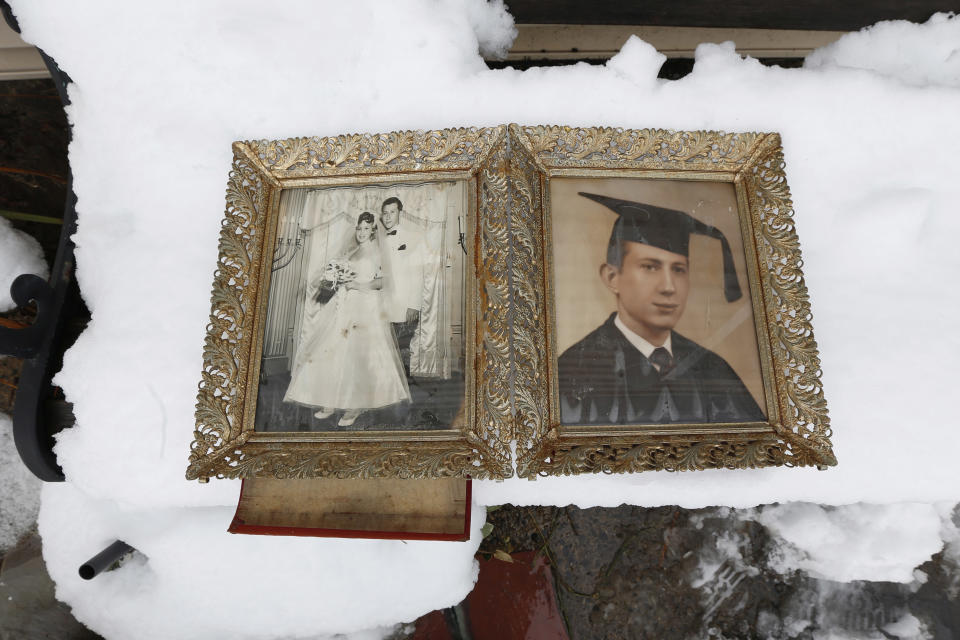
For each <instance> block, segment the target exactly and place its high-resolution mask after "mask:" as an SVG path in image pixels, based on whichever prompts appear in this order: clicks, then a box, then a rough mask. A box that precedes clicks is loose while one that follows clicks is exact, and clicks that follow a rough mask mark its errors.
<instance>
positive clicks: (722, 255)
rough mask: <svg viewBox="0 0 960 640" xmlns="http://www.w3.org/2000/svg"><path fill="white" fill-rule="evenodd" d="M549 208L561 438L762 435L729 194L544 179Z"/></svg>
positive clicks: (760, 397)
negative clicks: (670, 428) (600, 428)
mask: <svg viewBox="0 0 960 640" xmlns="http://www.w3.org/2000/svg"><path fill="white" fill-rule="evenodd" d="M550 202H551V210H550V224H551V228H552V249H553V278H554V292H555V300H554V311H555V315H554V318H555V322H556V325H555V326H556V331H555V334H554V335H555V336H556V337H555V354H556V356H557V366H556V369H555V370H556V371H557V383H558V384H557V386H556V389H557V390H558V391H557V397H558V400H559V414H560V420H561V424H564V425H606V426H612V425H622V426H643V425H657V426H659V425H664V424H701V423H720V424H729V423H756V422H765V421H766V419H767V417H766V416H767V409H766V407H767V403H766V395H765V391H764V388H763V375H762V370H761V364H760V351H759V342H758V339H757V333H756V325H755V318H754V312H753V305H752V300H751V292H750V286H749V283H748V274H747V266H746V265H747V262H746V254H745V251H744V244H743V239H742V232H741V224H740V219H739V215H738V207H737V199H736V193H735V191H734V187H733V185H732V184H730V183H720V182H707V181H695V180H670V179H636V178H602V179H600V178H554V179H553V180H551V183H550Z"/></svg>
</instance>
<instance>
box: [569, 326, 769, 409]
mask: <svg viewBox="0 0 960 640" xmlns="http://www.w3.org/2000/svg"><path fill="white" fill-rule="evenodd" d="M614 318H616V313H614V314H612V315H611V316H610V317H609V318H608V319H607V321H606V322H604V323H603V324H602V325H600V327H598V328H597V329H595V330H593V331H591V332H590V333H589V334H587V336H586V337H584V338H583V339H582V340H580V341H579V342H577V343H576V344H574V345H573V346H571V347H570V348H569V349H567V350H566V351H564V352H563V355H561V356H560V358H559V359H558V365H559V368H558V374H559V382H560V420H561V422H562V423H563V424H664V423H700V422H758V421H759V422H766V417H764V415H763V412H762V411H761V410H760V407H759V406H757V403H756V401H754V399H753V396H751V395H750V392H749V391H748V390H747V388H746V387H745V386H744V384H743V382H742V381H741V380H740V378H739V376H737V374H736V373H735V372H734V370H733V369H732V368H731V367H730V365H728V364H727V363H726V361H725V360H724V359H723V358H721V357H720V356H718V355H717V354H715V353H713V352H712V351H710V350H708V349H704V348H703V347H701V346H700V345H698V344H697V343H695V342H693V341H692V340H689V339H687V338H684V337H683V336H682V335H680V334H679V333H677V332H675V331H674V332H672V337H671V347H672V351H673V358H674V363H675V366H674V367H673V369H671V370H670V371H669V372H668V373H667V374H666V375H665V376H663V377H662V378H661V377H660V373H659V372H658V371H657V370H656V368H654V366H653V364H651V362H650V361H649V360H648V359H647V358H646V357H645V356H644V355H643V354H642V353H641V352H640V351H639V350H638V349H637V348H636V347H634V346H633V345H632V344H631V343H630V341H629V340H627V338H626V336H624V335H623V333H622V332H621V331H620V330H619V329H618V328H617V327H616V325H615V324H614V323H613V321H614Z"/></svg>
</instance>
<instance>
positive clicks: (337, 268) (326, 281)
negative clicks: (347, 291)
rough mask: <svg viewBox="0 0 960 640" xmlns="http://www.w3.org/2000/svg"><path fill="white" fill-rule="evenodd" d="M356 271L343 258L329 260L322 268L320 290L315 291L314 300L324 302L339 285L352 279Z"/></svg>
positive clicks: (328, 299)
mask: <svg viewBox="0 0 960 640" xmlns="http://www.w3.org/2000/svg"><path fill="white" fill-rule="evenodd" d="M356 275H357V274H356V272H355V271H354V270H353V269H351V268H350V265H349V263H347V262H346V261H344V260H331V261H330V263H329V264H327V266H326V268H325V269H324V270H323V276H322V277H321V279H320V290H319V291H318V292H317V297H316V301H317V302H319V303H321V304H326V303H327V302H329V301H330V298H332V297H333V294H335V293H336V292H337V289H339V288H340V285H341V284H343V283H345V282H349V281H351V280H353V279H354V278H355V277H356Z"/></svg>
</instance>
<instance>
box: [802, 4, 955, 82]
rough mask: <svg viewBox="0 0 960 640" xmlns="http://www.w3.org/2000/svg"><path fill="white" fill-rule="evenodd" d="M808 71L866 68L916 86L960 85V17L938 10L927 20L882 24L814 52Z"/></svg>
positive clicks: (851, 34)
mask: <svg viewBox="0 0 960 640" xmlns="http://www.w3.org/2000/svg"><path fill="white" fill-rule="evenodd" d="M804 66H805V67H807V68H808V69H824V68H837V69H841V68H845V69H863V70H866V71H874V72H876V73H879V74H882V75H884V76H888V77H890V78H896V79H898V80H900V81H901V82H904V83H906V84H909V85H914V86H917V87H922V86H924V85H943V86H946V87H953V88H958V87H960V20H957V19H956V18H955V17H953V16H952V15H951V14H947V13H938V14H935V15H933V16H932V17H931V18H930V19H929V20H928V21H927V22H926V23H925V24H914V23H911V22H904V21H902V20H897V21H886V22H878V23H877V24H875V25H873V26H872V27H868V28H866V29H863V30H862V31H859V32H856V33H850V34H848V35H845V36H844V37H843V38H841V39H840V40H839V41H837V42H835V43H834V44H831V45H828V46H826V47H823V48H821V49H818V50H817V51H814V52H813V53H812V54H811V55H809V56H808V57H807V59H806V60H805V61H804Z"/></svg>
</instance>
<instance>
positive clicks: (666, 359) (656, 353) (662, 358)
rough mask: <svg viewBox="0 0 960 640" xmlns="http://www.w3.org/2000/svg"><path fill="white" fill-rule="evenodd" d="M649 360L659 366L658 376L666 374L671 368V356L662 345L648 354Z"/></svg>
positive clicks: (672, 364)
mask: <svg viewBox="0 0 960 640" xmlns="http://www.w3.org/2000/svg"><path fill="white" fill-rule="evenodd" d="M650 362H652V363H653V364H655V365H657V366H658V367H660V377H661V378H662V377H663V376H665V375H667V374H668V373H670V371H671V370H672V369H673V366H674V362H673V356H672V355H670V352H669V351H667V350H666V349H665V348H664V347H657V348H656V349H654V350H653V353H651V354H650Z"/></svg>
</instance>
